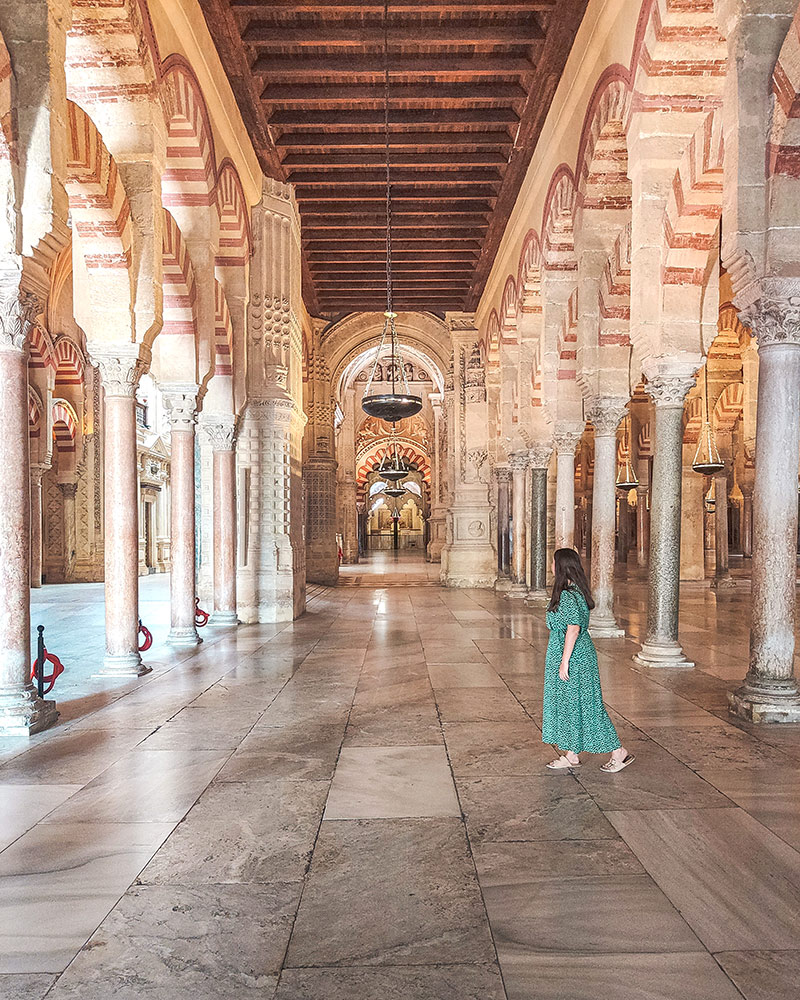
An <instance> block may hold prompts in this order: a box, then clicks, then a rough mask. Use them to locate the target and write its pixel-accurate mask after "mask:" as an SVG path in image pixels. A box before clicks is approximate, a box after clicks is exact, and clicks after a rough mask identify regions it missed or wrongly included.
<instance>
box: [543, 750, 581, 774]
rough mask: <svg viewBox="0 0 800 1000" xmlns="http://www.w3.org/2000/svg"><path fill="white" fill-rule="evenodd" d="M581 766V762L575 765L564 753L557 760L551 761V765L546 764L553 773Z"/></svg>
mask: <svg viewBox="0 0 800 1000" xmlns="http://www.w3.org/2000/svg"><path fill="white" fill-rule="evenodd" d="M580 766H581V762H580V761H578V763H577V764H573V763H572V762H571V761H570V760H569V759H568V758H567V757H565V756H564V754H563V753H562V754H561V756H560V757H559V758H558V759H557V760H551V761H550V763H549V764H545V767H549V768H550V770H551V771H568V770H569V769H570V768H572V767H580Z"/></svg>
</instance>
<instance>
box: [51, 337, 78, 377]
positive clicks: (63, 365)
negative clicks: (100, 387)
mask: <svg viewBox="0 0 800 1000" xmlns="http://www.w3.org/2000/svg"><path fill="white" fill-rule="evenodd" d="M53 354H54V359H55V363H56V382H55V384H56V388H59V387H64V386H74V385H82V384H83V358H82V357H81V355H80V353H79V352H78V349H77V347H76V346H75V345H74V344H73V343H72V341H71V340H69V339H68V338H67V337H61V338H60V339H59V340H58V341H57V342H56V346H55V351H54V352H53Z"/></svg>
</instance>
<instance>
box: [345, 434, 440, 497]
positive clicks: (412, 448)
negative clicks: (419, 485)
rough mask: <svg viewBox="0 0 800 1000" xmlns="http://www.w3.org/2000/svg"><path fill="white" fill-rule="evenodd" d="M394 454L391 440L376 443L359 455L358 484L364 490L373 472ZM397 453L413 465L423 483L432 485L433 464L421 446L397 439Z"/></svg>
mask: <svg viewBox="0 0 800 1000" xmlns="http://www.w3.org/2000/svg"><path fill="white" fill-rule="evenodd" d="M393 453H394V442H393V441H392V439H391V438H386V439H384V440H383V441H376V442H374V443H373V444H372V445H371V446H370V448H369V450H368V451H366V452H364V454H362V455H359V457H358V461H357V463H356V483H357V484H358V486H359V487H361V488H363V487H364V485H365V484H366V482H367V477H368V476H369V474H370V473H371V472H375V471H376V469H377V468H378V466H379V465H380V464H381V462H382V461H383V459H384V458H386V457H390V456H391V455H392V454H393ZM397 453H398V455H399V456H400V458H401V459H402V460H403V461H404V462H406V464H408V465H413V466H414V467H415V468H416V469H417V471H418V472H419V473H420V474H421V476H422V479H423V482H425V483H426V484H427V486H429V487H430V485H431V463H430V459H429V458H428V455H427V454H426V453H425V452H424V451H422V450H421V449H420V447H419V445H418V444H417V443H416V442H414V441H411V440H409V439H407V438H402V437H398V438H397Z"/></svg>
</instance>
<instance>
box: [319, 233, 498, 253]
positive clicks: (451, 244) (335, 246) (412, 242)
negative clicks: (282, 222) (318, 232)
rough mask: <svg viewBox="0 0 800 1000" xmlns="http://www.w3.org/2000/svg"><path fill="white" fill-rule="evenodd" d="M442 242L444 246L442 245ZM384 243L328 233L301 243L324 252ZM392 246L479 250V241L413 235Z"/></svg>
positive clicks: (378, 238) (382, 239)
mask: <svg viewBox="0 0 800 1000" xmlns="http://www.w3.org/2000/svg"><path fill="white" fill-rule="evenodd" d="M443 242H444V244H445V246H444V247H442V243H443ZM385 243H386V237H385V235H384V236H374V237H373V236H359V238H358V239H354V238H353V237H352V236H348V235H339V236H331V235H330V234H329V235H327V236H324V237H316V238H314V239H304V240H303V245H304V247H305V248H306V249H307V250H310V251H312V252H314V251H324V252H325V253H337V252H340V253H343V252H345V251H350V250H356V251H361V252H365V251H367V250H371V249H376V248H377V247H380V246H383V245H385ZM392 247H393V249H394V250H396V251H400V250H408V251H409V252H412V251H413V252H415V253H418V252H419V251H420V250H440V249H449V250H462V249H466V250H480V248H481V241H480V239H477V238H475V237H471V236H460V237H458V236H453V235H452V234H448V235H444V236H443V235H441V234H440V235H437V236H436V237H431V236H427V237H415V238H413V239H396V240H394V241H393V243H392Z"/></svg>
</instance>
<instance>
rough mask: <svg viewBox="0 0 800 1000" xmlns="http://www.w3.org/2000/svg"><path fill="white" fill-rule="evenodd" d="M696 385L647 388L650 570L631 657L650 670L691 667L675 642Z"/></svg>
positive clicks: (673, 381) (671, 377)
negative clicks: (638, 644)
mask: <svg viewBox="0 0 800 1000" xmlns="http://www.w3.org/2000/svg"><path fill="white" fill-rule="evenodd" d="M693 385H694V376H693V375H692V376H689V375H687V374H686V373H685V372H680V373H676V374H657V375H655V376H654V377H653V378H652V379H650V380H649V381H648V383H647V386H646V388H647V392H648V393H649V394H650V396H651V397H652V399H653V402H654V404H655V407H654V418H653V419H654V426H655V432H654V451H653V454H654V458H653V480H652V483H651V486H650V490H651V494H650V495H651V501H650V568H649V573H648V586H647V591H648V592H647V631H646V633H645V641H644V644H643V645H642V648H641V650H640V651H639V652H638V653H637V654H636V656H634V660H635V661H636V662H637V663H641V664H643V665H644V666H648V667H693V666H694V664H693V663H691V662H690V661H689V660H687V658H686V657H685V656H684V653H683V650H682V649H681V646H680V644H679V642H678V610H679V597H680V565H681V489H682V474H683V402H684V400H685V398H686V393H687V392H688V391H689V389H691V387H692V386H693Z"/></svg>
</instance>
